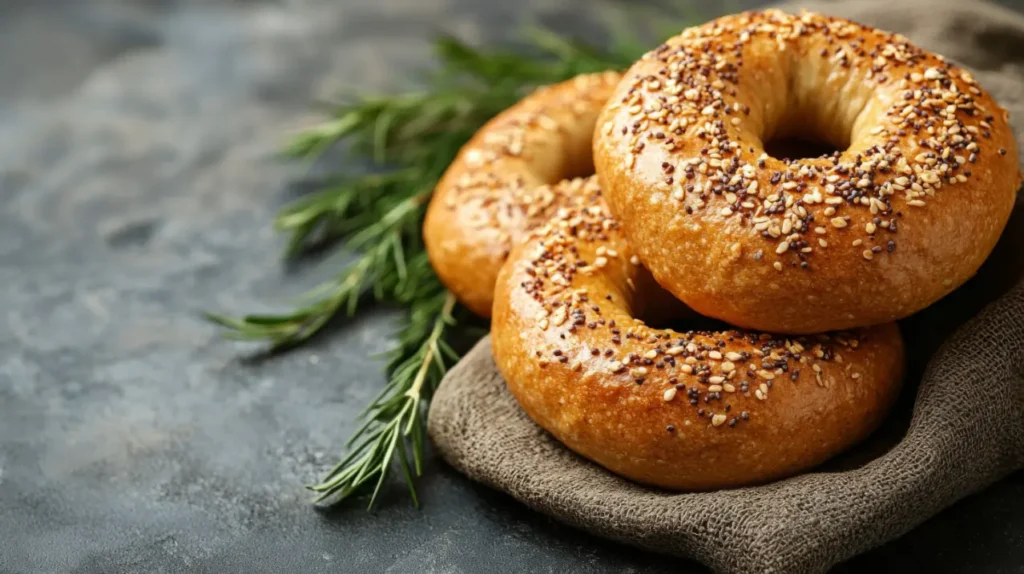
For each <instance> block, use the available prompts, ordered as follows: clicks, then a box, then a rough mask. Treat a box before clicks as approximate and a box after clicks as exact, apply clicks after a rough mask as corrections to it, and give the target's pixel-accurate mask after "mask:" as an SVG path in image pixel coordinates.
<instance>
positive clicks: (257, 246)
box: [0, 0, 1024, 574]
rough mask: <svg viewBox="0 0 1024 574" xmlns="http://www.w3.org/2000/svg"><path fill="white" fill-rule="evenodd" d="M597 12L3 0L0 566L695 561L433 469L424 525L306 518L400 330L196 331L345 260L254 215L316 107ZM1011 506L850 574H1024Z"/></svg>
mask: <svg viewBox="0 0 1024 574" xmlns="http://www.w3.org/2000/svg"><path fill="white" fill-rule="evenodd" d="M691 4H702V3H700V2H692V3H691ZM703 4H704V5H706V6H710V8H705V9H704V11H703V13H705V14H707V15H709V16H711V15H715V13H717V12H720V11H726V10H732V9H735V8H737V7H740V6H745V5H749V4H751V2H735V3H733V5H719V4H718V3H713V2H706V3H703ZM584 6H589V8H588V9H587V10H583V7H584ZM608 6H609V5H608V4H606V3H589V2H586V1H585V0H561V1H548V0H529V1H524V2H487V1H486V0H277V1H273V0H234V1H231V0H106V1H105V0H2V1H0V78H3V81H2V82H0V572H2V573H8V572H10V573H19V574H20V573H29V572H40V573H43V572H47V573H48V572H82V573H85V572H89V573H92V572H96V573H100V572H103V573H108V572H182V571H195V572H237V571H248V572H253V571H257V572H262V571H267V572H292V571H294V572H328V571H330V572H334V571H351V572H362V571H367V572H376V571H391V572H476V571H480V570H484V569H486V570H490V571H496V572H513V571H541V572H544V571H550V572H562V571H570V572H604V571H644V572H648V571H670V570H684V571H695V572H696V571H701V569H700V568H699V567H698V566H696V565H693V564H687V563H680V562H679V561H678V560H676V559H669V558H664V557H659V556H654V555H649V554H645V553H642V552H639V551H636V550H632V549H629V548H626V547H622V546H618V545H615V544H610V543H607V542H604V541H600V540H597V539H593V538H591V537H588V536H586V535H583V534H580V533H577V532H574V531H571V530H569V529H567V528H565V527H562V526H559V525H557V524H555V523H553V522H551V521H549V520H547V519H546V518H543V517H541V516H539V515H536V514H533V513H531V512H530V511H528V510H526V509H524V508H522V507H520V506H519V505H517V504H516V503H514V502H513V501H511V500H510V499H509V498H507V497H506V496H504V495H502V494H499V493H496V492H493V491H490V490H487V489H485V488H483V487H480V486H477V485H474V484H471V483H469V482H468V481H467V480H465V479H464V478H462V477H461V476H459V475H457V474H456V473H454V472H452V471H451V470H450V469H448V468H446V467H445V466H444V465H443V464H442V463H441V462H440V461H438V460H436V459H435V458H433V457H430V458H429V460H428V463H427V468H426V476H425V477H424V479H423V480H422V482H421V487H420V489H421V495H422V498H423V499H424V502H425V507H424V509H423V510H420V511H417V510H413V509H412V508H411V507H410V506H409V505H408V503H407V501H406V499H405V498H404V494H403V491H402V488H401V485H400V484H398V483H396V484H394V485H393V488H391V489H389V490H388V492H387V493H386V495H385V497H384V500H383V503H382V505H381V508H380V509H379V510H377V511H375V512H373V513H366V512H363V511H362V509H361V507H360V506H361V505H362V504H364V503H365V500H360V501H356V502H355V503H353V504H351V505H344V506H343V507H341V508H337V509H332V510H329V511H326V512H320V511H315V510H314V509H313V508H312V507H311V506H310V505H309V504H308V500H309V497H308V494H307V492H306V491H305V490H303V489H302V484H304V483H306V482H310V481H312V480H315V479H316V478H317V477H318V476H319V475H320V474H321V473H322V472H323V471H324V470H325V469H326V468H328V466H329V465H330V463H331V462H332V461H333V459H334V457H336V456H337V454H338V453H339V451H340V449H341V446H342V443H343V440H344V439H345V438H346V437H347V435H348V433H349V432H350V431H351V430H352V427H353V424H352V418H353V416H354V415H355V414H356V413H357V412H358V411H359V409H360V408H361V407H362V406H363V405H364V404H365V403H366V402H367V401H368V400H369V399H370V398H371V396H372V395H373V394H374V393H375V390H376V389H377V388H379V385H380V384H381V382H382V380H383V376H382V374H381V366H382V364H381V362H380V361H379V360H376V359H373V358H372V355H373V354H375V353H378V352H380V351H383V350H385V349H387V347H388V335H389V333H390V332H391V331H392V329H393V328H394V323H393V320H394V317H393V315H392V314H389V313H388V312H386V311H381V312H375V313H371V314H368V315H366V316H363V317H360V318H359V319H357V320H356V321H354V322H352V323H351V324H350V325H347V326H346V327H344V328H342V329H339V330H337V331H336V332H334V333H332V334H331V335H330V336H328V337H324V338H322V339H320V340H318V341H317V342H316V343H315V344H314V345H312V346H310V347H308V348H304V349H301V350H299V351H297V352H294V353H290V354H287V355H284V356H281V357H279V358H276V359H274V360H272V361H251V360H248V361H247V360H243V359H244V358H245V357H247V356H250V355H251V354H252V349H251V348H249V347H244V346H239V345H236V344H233V343H229V342H225V341H222V340H220V339H219V338H218V336H217V334H216V332H215V330H214V329H212V328H211V327H210V326H208V325H206V324H205V323H203V322H202V321H201V320H200V319H199V318H198V312H199V311H200V310H203V309H223V310H227V311H236V312H241V311H247V310H252V309H258V308H266V307H267V306H268V305H270V304H273V303H274V302H281V301H284V300H286V299H287V298H288V297H289V296H291V295H293V294H295V293H297V292H298V291H299V290H300V289H302V288H303V287H305V286H309V285H311V284H312V283H314V282H315V281H316V280H317V279H318V278H322V277H324V276H326V275H327V274H329V273H331V272H332V270H333V269H336V268H337V264H338V262H337V261H333V262H332V261H327V262H325V263H324V264H322V265H319V266H315V267H308V268H303V269H299V270H297V271H296V270H287V269H285V268H284V267H283V266H282V265H280V261H279V258H278V252H279V249H280V247H281V239H280V238H279V237H275V236H274V235H273V234H272V233H271V231H270V227H269V222H270V220H271V217H272V216H273V213H274V211H275V209H276V208H277V207H278V206H280V205H281V204H282V203H283V202H285V201H286V200H287V199H288V198H289V197H292V196H294V194H295V193H296V192H297V191H296V189H295V188H296V186H295V185H294V182H295V181H297V180H298V179H299V178H300V176H301V175H302V174H303V171H302V169H301V168H300V167H299V166H295V165H289V164H287V163H284V162H281V161H279V160H278V159H277V158H276V157H275V150H276V149H277V146H278V145H279V144H280V142H281V141H282V139H283V137H284V135H285V134H287V133H288V132H289V131H290V130H293V129H296V128H298V127H301V126H303V125H308V124H309V123H311V122H312V121H315V120H316V119H317V118H318V117H319V116H318V114H317V113H316V111H315V110H316V108H315V100H316V98H320V97H327V96H329V95H331V94H334V93H337V92H338V91H339V90H348V89H358V90H387V89H398V88H401V87H402V86H406V85H408V84H409V82H410V81H413V80H412V78H411V76H412V73H413V72H414V70H415V69H416V68H417V67H418V66H420V65H424V64H425V63H427V62H428V58H427V52H426V47H427V45H428V44H427V42H428V39H429V38H430V37H431V36H432V35H433V34H434V33H435V32H437V31H442V30H443V31H448V32H453V33H457V34H459V35H460V36H462V37H464V38H467V39H469V40H472V41H476V42H494V41H500V40H501V39H502V38H505V37H507V35H508V32H509V30H510V29H511V28H512V26H511V24H512V23H513V22H517V21H518V22H522V21H524V20H526V19H528V18H532V19H539V20H541V21H543V22H546V23H548V24H550V25H552V26H554V27H556V28H558V29H561V30H570V31H575V32H578V33H582V34H590V35H592V36H593V35H594V34H595V32H594V30H595V29H596V27H595V22H596V20H597V17H596V16H595V14H601V13H604V11H605V10H606V9H607V8H608ZM300 187H301V186H300ZM1022 510H1024V478H1022V477H1021V476H1015V477H1013V478H1011V479H1009V480H1007V481H1004V482H1003V483H1000V484H999V485H997V486H995V487H994V488H992V489H990V490H988V491H986V492H984V493H982V494H980V495H977V496H975V497H973V498H971V499H969V500H966V501H964V502H962V503H961V504H959V505H957V506H955V507H954V508H952V509H950V510H949V511H947V512H945V513H943V514H942V515H940V516H939V517H938V518H936V519H935V520H932V521H930V522H929V523H927V524H925V525H924V526H923V527H921V528H920V529H918V530H916V531H914V532H913V533H911V534H910V535H908V536H906V537H904V538H903V539H901V540H899V541H897V542H895V543H893V544H890V545H889V546H887V547H885V548H883V549H881V550H879V551H876V552H874V553H872V554H869V555H867V556H865V557H862V558H859V559H857V560H855V561H854V562H852V563H850V564H848V565H846V566H844V568H843V569H845V570H847V571H854V570H859V569H862V568H867V567H874V568H878V567H880V566H889V567H892V566H894V565H900V566H901V567H903V568H904V569H905V570H910V571H915V570H917V569H919V568H928V569H930V570H933V571H935V570H939V571H948V572H962V571H966V570H969V569H974V570H981V571H985V572H1020V571H1024V561H1022V559H1021V556H1024V520H1022V518H1021V516H1020V515H1021V511H1022Z"/></svg>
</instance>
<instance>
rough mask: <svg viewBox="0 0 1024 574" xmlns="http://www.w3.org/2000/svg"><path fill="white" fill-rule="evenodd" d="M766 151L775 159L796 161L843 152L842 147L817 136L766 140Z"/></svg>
mask: <svg viewBox="0 0 1024 574" xmlns="http://www.w3.org/2000/svg"><path fill="white" fill-rule="evenodd" d="M764 151H765V153H767V154H768V155H770V156H772V157H774V158H775V159H779V160H782V161H787V160H788V161H795V160H798V159H811V158H819V157H828V156H832V155H834V154H838V153H841V152H842V149H840V148H839V146H836V145H834V144H832V143H829V142H826V141H822V140H819V139H817V138H805V137H781V138H777V139H775V138H773V139H771V140H768V141H767V142H765V145H764Z"/></svg>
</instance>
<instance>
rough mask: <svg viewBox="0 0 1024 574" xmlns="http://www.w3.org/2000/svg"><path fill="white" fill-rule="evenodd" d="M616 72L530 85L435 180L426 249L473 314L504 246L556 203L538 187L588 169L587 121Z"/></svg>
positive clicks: (483, 301)
mask: <svg viewBox="0 0 1024 574" xmlns="http://www.w3.org/2000/svg"><path fill="white" fill-rule="evenodd" d="M620 77H621V76H620V75H619V74H617V73H613V72H607V73H602V74H590V75H583V76H578V77H576V78H574V79H572V80H568V81H565V82H562V83H560V84H556V85H554V86H550V87H545V88H541V89H538V90H536V91H535V92H533V93H532V94H530V95H529V96H527V97H526V98H524V99H523V100H522V101H520V102H519V103H517V104H516V105H514V106H512V107H511V108H509V109H508V110H505V111H504V112H502V113H501V114H499V115H498V116H496V117H495V118H494V119H492V120H491V121H490V122H488V123H487V125H485V126H484V127H483V128H482V129H481V130H480V131H479V132H478V133H477V134H476V135H475V136H474V137H473V139H472V140H470V141H469V142H468V143H467V144H466V145H465V146H464V147H463V148H462V150H460V152H459V155H458V157H457V158H456V159H455V161H454V162H453V163H452V165H451V166H450V167H449V168H448V171H446V172H445V175H444V177H443V178H442V179H441V181H440V182H439V183H438V185H437V187H436V189H435V191H434V196H433V198H432V199H431V202H430V206H429V208H428V210H427V217H426V221H425V223H424V227H423V235H424V239H425V241H426V247H427V254H428V256H429V257H430V262H431V264H432V265H433V266H434V269H435V270H436V271H437V274H438V275H439V276H440V278H441V280H442V281H443V282H444V284H445V285H446V286H448V288H449V289H450V290H451V291H452V292H453V293H454V294H455V296H456V297H458V299H459V301H460V302H461V303H463V304H464V305H466V306H467V307H469V308H470V309H471V310H472V311H473V312H475V313H477V314H478V315H482V316H485V317H487V316H490V314H491V301H492V300H493V293H494V280H495V277H497V275H498V269H499V268H500V267H501V264H502V263H503V262H504V261H505V258H506V257H507V256H508V252H509V249H511V247H512V245H513V244H514V242H515V241H516V240H517V239H518V238H519V237H520V236H521V234H522V233H523V232H524V231H525V230H527V229H529V228H531V227H533V226H535V225H537V224H538V223H540V222H543V221H544V220H545V219H546V217H547V215H548V214H549V213H551V212H552V211H553V209H555V208H557V204H556V200H557V198H556V197H555V196H553V195H552V194H551V193H550V190H549V189H548V188H546V187H544V186H545V185H546V184H553V183H556V182H559V181H561V180H563V179H566V178H568V177H573V176H576V175H586V174H589V173H593V160H592V158H591V142H592V139H593V133H594V125H595V123H596V121H597V115H598V113H599V112H600V110H601V107H602V106H603V105H604V103H605V102H606V101H607V99H608V96H609V95H610V94H611V91H612V89H613V88H614V87H615V85H616V84H617V83H618V80H619V79H620Z"/></svg>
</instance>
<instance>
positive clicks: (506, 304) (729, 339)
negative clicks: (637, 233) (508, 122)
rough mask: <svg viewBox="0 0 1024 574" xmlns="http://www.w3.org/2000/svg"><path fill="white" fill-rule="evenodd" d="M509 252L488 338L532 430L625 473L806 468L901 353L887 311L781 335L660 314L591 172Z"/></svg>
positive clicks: (886, 400)
mask: <svg viewBox="0 0 1024 574" xmlns="http://www.w3.org/2000/svg"><path fill="white" fill-rule="evenodd" d="M552 190H553V191H554V192H555V193H559V194H562V195H564V196H565V197H566V200H565V201H563V202H562V207H561V208H559V209H558V210H556V213H554V214H553V217H552V218H551V219H550V220H549V221H548V222H547V223H546V224H544V225H542V226H540V227H538V228H537V229H535V230H534V231H533V232H531V233H530V234H529V235H528V237H527V238H526V239H525V240H524V241H523V242H522V244H521V245H519V246H518V247H516V248H515V250H514V251H513V252H512V255H511V256H510V257H509V260H508V263H507V264H506V265H505V266H504V267H503V268H502V271H501V274H500V275H499V277H498V281H497V286H496V290H495V303H494V316H493V317H492V321H491V343H492V346H493V352H494V358H495V360H496V362H497V365H498V368H499V369H500V370H501V373H502V374H503V375H504V377H505V380H506V382H507V383H508V386H509V389H510V390H511V391H512V394H513V395H514V396H515V397H516V399H517V400H518V401H519V404H520V405H521V406H522V407H523V409H524V410H525V411H526V412H527V414H529V415H530V417H531V418H533V420H534V421H536V422H537V423H538V424H539V425H540V426H541V427H543V428H545V429H546V430H547V431H549V432H550V433H551V434H553V435H554V436H555V437H556V438H558V439H559V440H560V441H562V442H563V443H564V444H565V445H566V446H568V447H569V448H571V449H573V450H574V451H576V452H578V453H579V454H581V455H583V456H585V457H587V458H589V459H591V460H593V461H595V462H597V463H599V464H601V465H603V466H605V467H606V468H608V469H610V470H612V471H613V472H616V473H618V474H621V475H623V476H625V477H627V478H630V479H633V480H636V481H639V482H643V483H647V484H653V485H658V486H662V487H665V488H672V489H683V490H703V489H712V488H722V487H730V486H739V485H746V484H753V483H758V482H764V481H767V480H771V479H774V478H779V477H783V476H787V475H791V474H794V473H797V472H800V471H802V470H806V469H808V468H811V467H813V466H815V465H817V464H819V463H821V462H822V461H824V460H826V459H828V458H829V457H831V456H833V455H835V454H836V453H838V452H840V451H842V450H843V449H845V448H847V447H849V446H850V445H852V444H854V443H856V442H857V441H859V440H861V439H862V438H864V437H865V436H866V435H867V434H868V433H870V432H871V431H872V430H873V429H874V428H875V427H876V426H877V425H878V423H879V422H880V421H881V420H882V419H883V417H884V416H885V414H886V411H887V410H888V408H889V407H890V406H891V405H892V403H893V401H894V399H895V397H896V395H897V392H898V389H899V386H900V377H901V374H902V365H903V345H902V340H901V338H900V334H899V330H898V328H897V327H896V325H895V324H893V323H887V324H884V325H880V326H876V327H871V328H867V329H858V330H854V331H850V332H846V333H831V334H823V335H809V336H795V337H786V336H777V335H769V334H762V333H752V332H745V331H734V330H730V331H720V332H678V331H673V330H671V329H661V328H654V327H651V326H648V325H646V324H645V323H644V322H643V321H641V320H640V319H637V317H638V316H643V317H656V318H658V319H661V318H662V317H663V316H664V314H665V312H664V307H663V306H662V305H661V304H659V303H657V301H658V300H659V298H660V295H659V294H658V293H659V289H660V288H658V287H657V286H656V285H655V284H654V283H652V282H650V281H645V280H644V276H645V273H646V271H645V270H644V268H643V267H642V266H640V265H639V262H638V261H637V260H636V257H635V256H634V254H633V251H632V250H631V248H630V245H629V244H628V243H627V242H626V240H625V237H624V235H623V233H622V227H621V225H620V222H619V221H618V220H617V219H616V218H614V217H612V215H611V214H610V213H609V210H608V208H607V207H606V205H605V203H604V201H603V199H602V197H601V191H600V189H599V187H598V185H597V182H596V178H590V179H589V180H587V181H586V182H582V181H580V180H575V181H572V182H565V183H563V184H560V185H556V186H553V187H552Z"/></svg>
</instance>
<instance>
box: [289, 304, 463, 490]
mask: <svg viewBox="0 0 1024 574" xmlns="http://www.w3.org/2000/svg"><path fill="white" fill-rule="evenodd" d="M454 307H455V297H454V296H453V295H452V294H451V293H448V292H446V291H444V290H443V289H440V287H439V286H438V293H436V294H434V295H433V296H431V297H428V298H425V299H419V300H416V301H415V302H414V303H413V305H412V307H411V309H410V317H409V325H408V328H407V329H406V330H405V331H404V332H403V333H402V334H401V336H400V337H399V344H398V348H397V349H395V351H393V352H392V362H391V364H390V365H389V367H388V368H389V370H390V371H391V379H390V381H389V383H388V385H387V386H385V387H384V390H383V391H382V392H381V394H380V395H378V396H377V398H376V399H374V401H373V402H372V403H371V404H370V406H369V407H368V408H367V409H366V411H364V412H363V414H362V419H363V424H362V426H360V427H359V429H358V430H357V431H356V432H355V434H353V436H352V438H351V439H350V440H349V442H348V444H347V445H346V446H347V447H348V449H349V451H348V455H347V456H346V457H345V458H344V459H342V460H341V462H339V463H338V464H337V465H335V467H334V468H333V469H331V471H330V472H329V473H327V476H326V477H325V478H324V480H323V482H321V483H320V484H317V485H314V486H310V487H309V488H310V489H311V490H313V491H315V492H318V493H320V494H319V497H318V498H317V501H320V500H323V499H325V498H327V497H330V496H332V495H337V496H338V497H339V498H345V497H348V496H350V495H351V494H352V493H354V492H356V491H358V490H359V488H360V487H362V486H364V485H368V484H371V483H373V484H374V487H373V495H372V496H371V497H370V506H373V504H374V502H375V501H376V499H377V494H378V493H379V492H380V488H381V486H382V485H383V484H384V479H385V478H386V477H387V475H388V469H389V468H390V466H391V461H392V460H394V459H395V458H396V457H397V458H398V461H399V463H400V467H401V470H402V474H403V475H404V477H405V480H406V483H407V484H408V485H409V494H410V496H411V497H412V500H413V504H416V505H417V506H418V505H419V500H418V498H417V496H416V489H415V488H414V486H413V477H414V476H419V475H420V473H421V472H422V470H423V442H424V436H425V429H424V421H423V414H424V411H425V408H424V404H425V401H426V400H428V397H429V396H430V395H431V394H432V393H433V391H434V389H435V388H436V387H437V384H438V383H440V382H441V377H443V376H444V373H445V372H446V371H447V368H448V363H449V362H454V361H456V360H458V358H459V356H458V354H457V353H456V352H455V351H454V350H453V349H452V348H451V347H450V346H449V345H448V343H447V342H446V341H445V334H446V329H448V328H449V327H451V326H452V325H454V324H455V321H454V319H453V318H452V310H453V309H454ZM419 325H431V326H430V329H429V330H428V331H427V332H426V333H421V332H420V327H418V326H419ZM407 443H411V444H407ZM410 451H411V452H410ZM410 459H412V464H410V463H409V461H410Z"/></svg>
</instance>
